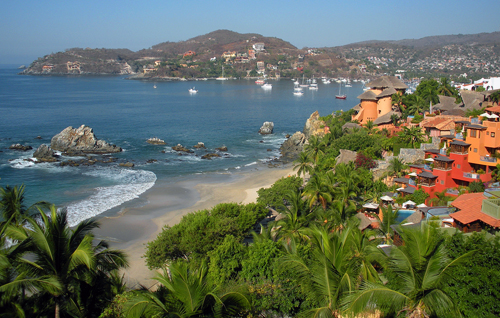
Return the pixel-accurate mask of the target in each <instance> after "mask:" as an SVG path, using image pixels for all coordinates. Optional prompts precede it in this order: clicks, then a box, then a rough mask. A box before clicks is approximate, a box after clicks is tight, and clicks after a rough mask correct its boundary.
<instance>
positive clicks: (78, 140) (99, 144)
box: [50, 125, 122, 155]
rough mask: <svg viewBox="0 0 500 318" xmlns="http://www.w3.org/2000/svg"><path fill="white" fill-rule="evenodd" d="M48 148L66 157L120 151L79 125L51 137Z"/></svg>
mask: <svg viewBox="0 0 500 318" xmlns="http://www.w3.org/2000/svg"><path fill="white" fill-rule="evenodd" d="M50 147H51V148H52V149H54V150H59V151H62V152H64V153H65V154H68V155H81V154H89V153H91V154H106V153H116V152H120V151H122V148H120V147H117V146H116V145H111V144H109V143H107V142H106V141H104V140H99V139H97V137H96V136H95V135H94V131H93V129H92V128H90V127H88V126H85V125H81V126H80V127H79V128H73V127H71V126H69V127H67V128H66V129H64V130H63V131H61V132H60V133H59V134H57V135H55V136H54V137H52V140H51V141H50Z"/></svg>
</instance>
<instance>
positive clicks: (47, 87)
mask: <svg viewBox="0 0 500 318" xmlns="http://www.w3.org/2000/svg"><path fill="white" fill-rule="evenodd" d="M17 73H18V70H16V69H15V68H13V67H11V68H6V67H3V68H0V150H1V151H2V152H0V178H1V179H0V185H2V186H5V185H7V184H9V185H16V184H21V183H24V184H25V185H26V188H27V199H28V203H29V204H31V203H34V202H36V201H39V200H49V201H51V202H53V203H56V204H58V205H61V206H66V207H68V211H69V212H70V215H72V216H73V218H74V219H73V222H77V221H79V220H81V219H84V218H86V217H89V216H94V215H98V214H100V213H102V212H104V211H106V210H108V209H110V208H112V207H117V206H120V205H121V204H122V203H123V202H126V201H129V200H132V199H134V198H137V197H138V196H139V195H140V194H141V193H143V192H144V191H146V190H147V189H149V188H150V187H151V186H153V184H154V183H155V182H158V181H163V182H169V181H172V182H174V181H178V180H181V179H182V178H183V177H184V176H188V175H193V174H199V173H218V172H226V173H227V172H231V171H234V170H238V169H245V167H247V168H248V167H252V166H256V165H262V164H265V163H266V162H267V161H268V160H270V159H273V158H276V157H277V156H278V155H279V152H278V148H279V146H280V145H281V143H282V142H283V141H284V140H285V135H286V134H293V133H294V132H296V131H301V130H302V129H303V126H304V123H305V121H306V119H307V118H308V117H309V116H310V114H311V113H313V112H314V111H315V110H318V111H319V113H320V115H327V114H329V113H331V112H333V111H336V110H340V109H344V110H347V109H350V108H352V107H353V106H354V105H356V104H357V103H358V100H357V99H356V96H358V95H359V94H361V93H362V86H361V84H358V83H354V84H353V87H352V88H348V89H347V94H348V97H347V100H337V99H335V94H336V93H338V84H334V83H332V84H329V85H323V84H321V83H320V84H319V90H318V91H308V90H306V91H305V94H304V95H303V96H294V95H293V94H292V91H293V83H292V81H290V80H281V81H271V83H272V84H273V89H272V90H264V89H262V88H261V87H260V86H257V85H255V84H254V82H253V81H249V80H232V81H215V80H209V81H189V82H158V83H151V82H143V81H134V80H126V79H125V77H64V76H60V77H47V76H21V75H17ZM154 84H155V85H156V87H157V88H156V89H155V88H153V85H154ZM192 86H196V89H198V91H199V92H198V94H195V95H190V94H189V93H188V89H189V88H190V87H192ZM265 121H272V122H274V124H275V128H274V134H273V135H269V136H261V135H259V134H258V133H257V131H258V129H259V128H260V126H261V125H262V123H263V122H265ZM82 124H84V125H87V126H90V127H92V128H93V129H94V132H95V134H96V136H97V137H98V138H99V139H104V140H106V141H108V142H110V143H113V144H116V145H118V146H120V147H122V148H123V149H124V152H122V153H120V154H117V155H115V157H117V158H118V159H119V162H125V161H131V162H133V163H134V164H135V167H134V168H132V169H129V168H121V167H118V166H117V164H108V165H101V166H92V167H59V166H58V165H57V164H49V163H44V164H36V165H35V164H32V163H29V162H26V161H24V160H23V159H26V158H30V157H31V156H32V154H33V151H34V150H33V151H29V152H19V151H13V150H9V149H7V148H8V147H9V146H10V145H11V144H13V143H21V144H26V145H31V146H32V147H33V148H34V149H36V148H37V147H38V146H39V145H40V144H42V143H46V144H49V143H50V139H51V138H52V137H53V136H54V135H55V134H57V133H59V132H60V131H62V130H63V129H64V128H66V127H67V126H73V127H78V126H80V125H82ZM36 136H41V137H42V139H41V140H38V139H35V137H36ZM150 137H159V138H161V139H164V140H165V141H166V142H167V145H166V146H154V145H149V144H147V143H146V142H145V141H146V140H147V139H148V138H150ZM199 141H201V142H204V143H205V145H206V146H207V148H208V151H214V149H215V148H216V147H220V146H222V145H225V146H227V147H228V152H227V155H226V156H224V157H223V158H217V159H214V160H202V159H201V158H200V157H201V155H203V154H205V153H206V151H205V150H200V151H196V153H195V154H190V155H183V156H179V155H178V154H177V153H175V152H174V151H172V150H171V148H170V147H171V146H173V145H176V144H178V143H180V144H182V145H184V146H186V147H192V146H193V145H195V144H197V143H198V142H199ZM269 150H271V151H269ZM162 151H165V153H162ZM148 159H156V160H158V161H157V162H155V163H151V164H148V163H147V162H146V161H147V160H148Z"/></svg>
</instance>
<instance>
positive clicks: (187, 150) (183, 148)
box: [172, 144, 192, 153]
mask: <svg viewBox="0 0 500 318" xmlns="http://www.w3.org/2000/svg"><path fill="white" fill-rule="evenodd" d="M172 150H175V151H178V152H188V153H192V151H191V150H189V149H187V148H186V147H184V146H183V145H181V144H177V146H173V147H172Z"/></svg>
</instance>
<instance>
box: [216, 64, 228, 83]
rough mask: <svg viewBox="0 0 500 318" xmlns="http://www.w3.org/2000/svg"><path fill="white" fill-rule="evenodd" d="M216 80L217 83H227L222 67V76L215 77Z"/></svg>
mask: <svg viewBox="0 0 500 318" xmlns="http://www.w3.org/2000/svg"><path fill="white" fill-rule="evenodd" d="M216 80H218V81H227V80H228V78H227V77H224V66H223V67H222V76H221V77H217V78H216Z"/></svg>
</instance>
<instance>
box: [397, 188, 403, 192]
mask: <svg viewBox="0 0 500 318" xmlns="http://www.w3.org/2000/svg"><path fill="white" fill-rule="evenodd" d="M401 190H404V188H397V189H396V191H401Z"/></svg>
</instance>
